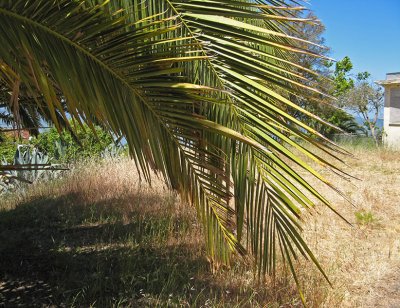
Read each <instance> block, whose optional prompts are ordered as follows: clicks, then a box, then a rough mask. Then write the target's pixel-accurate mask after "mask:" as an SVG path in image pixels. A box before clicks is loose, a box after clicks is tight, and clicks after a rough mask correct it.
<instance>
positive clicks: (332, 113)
mask: <svg viewBox="0 0 400 308" xmlns="http://www.w3.org/2000/svg"><path fill="white" fill-rule="evenodd" d="M298 14H301V13H298ZM306 18H307V19H310V20H316V21H317V23H316V24H309V23H295V24H294V29H295V30H294V33H298V35H299V36H300V37H301V38H303V39H304V40H307V41H311V42H313V43H315V44H318V45H321V44H324V43H325V38H324V37H323V35H324V32H325V26H324V24H323V23H322V22H321V21H319V20H317V18H316V16H315V15H314V14H312V13H309V14H308V15H306ZM314 48H316V47H314ZM329 52H330V49H328V48H326V49H324V50H323V54H324V55H326V56H327V55H328V54H329ZM300 63H301V65H302V67H305V68H308V69H312V70H313V71H316V72H318V75H316V74H312V73H307V72H306V73H305V76H307V78H308V82H310V83H311V82H312V84H313V85H314V86H315V87H317V88H318V89H319V90H320V91H321V92H324V93H328V94H329V95H330V96H323V95H321V94H319V93H316V94H315V95H314V96H313V97H312V99H310V97H306V98H304V97H302V96H297V97H296V96H293V97H292V99H293V100H295V101H296V102H297V104H298V105H300V106H303V107H304V108H305V109H307V110H308V111H310V112H312V113H314V114H317V115H318V116H319V117H320V118H322V119H324V120H325V121H327V122H329V123H331V124H334V125H335V126H334V127H332V126H327V125H324V124H323V123H321V122H320V121H318V120H315V119H313V118H309V117H307V116H304V114H302V113H301V112H297V111H295V112H294V116H295V117H296V118H299V119H301V120H302V121H303V122H305V123H307V124H308V125H310V126H311V127H313V128H314V129H316V130H317V131H318V132H320V133H322V134H323V135H324V136H327V137H329V138H332V137H333V136H334V135H335V134H336V133H338V132H340V130H341V131H343V132H346V133H357V132H359V131H360V129H361V127H360V126H359V125H358V123H357V122H356V120H355V119H354V117H353V116H352V115H350V114H349V113H348V112H347V111H345V110H343V109H342V108H340V107H341V106H338V105H337V102H336V101H335V98H336V97H338V96H340V95H341V94H342V93H345V92H346V91H348V90H349V89H351V88H352V87H353V86H354V81H353V79H352V78H351V77H350V76H349V72H350V70H351V69H352V67H353V64H352V62H351V60H350V58H349V57H347V56H346V57H344V58H343V59H342V60H340V61H337V62H336V64H335V66H334V68H335V69H334V70H333V71H332V69H331V68H332V67H333V65H334V62H333V61H329V60H327V59H326V58H316V57H313V56H310V55H308V54H302V55H300ZM303 74H304V73H303Z"/></svg>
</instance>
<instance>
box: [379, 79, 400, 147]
mask: <svg viewBox="0 0 400 308" xmlns="http://www.w3.org/2000/svg"><path fill="white" fill-rule="evenodd" d="M376 83H377V84H379V85H381V86H383V87H384V88H385V109H384V114H383V129H384V143H385V145H387V146H388V147H391V148H396V149H400V72H399V73H389V74H386V80H381V81H377V82H376Z"/></svg>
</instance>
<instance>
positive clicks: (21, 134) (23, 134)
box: [4, 129, 31, 140]
mask: <svg viewBox="0 0 400 308" xmlns="http://www.w3.org/2000/svg"><path fill="white" fill-rule="evenodd" d="M4 134H5V135H6V136H8V137H10V138H13V139H19V138H21V139H22V140H29V137H30V136H31V134H30V132H29V130H27V129H21V130H9V131H7V130H6V131H5V132H4Z"/></svg>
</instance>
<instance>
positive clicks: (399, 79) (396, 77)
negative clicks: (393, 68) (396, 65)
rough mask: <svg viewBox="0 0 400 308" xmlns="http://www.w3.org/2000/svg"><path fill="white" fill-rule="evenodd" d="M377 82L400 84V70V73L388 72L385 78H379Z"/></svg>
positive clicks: (383, 84) (381, 83)
mask: <svg viewBox="0 0 400 308" xmlns="http://www.w3.org/2000/svg"><path fill="white" fill-rule="evenodd" d="M375 83H377V84H379V85H381V86H389V85H400V72H399V73H387V74H386V79H385V80H378V81H375Z"/></svg>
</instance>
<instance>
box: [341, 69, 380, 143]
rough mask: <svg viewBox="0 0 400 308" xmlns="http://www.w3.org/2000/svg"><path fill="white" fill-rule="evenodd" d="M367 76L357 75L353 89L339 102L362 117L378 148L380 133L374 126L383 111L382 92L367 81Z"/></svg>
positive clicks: (366, 74) (363, 74)
mask: <svg viewBox="0 0 400 308" xmlns="http://www.w3.org/2000/svg"><path fill="white" fill-rule="evenodd" d="M369 76H370V75H369V73H367V72H365V73H360V74H358V76H357V82H356V84H355V86H354V88H352V89H351V90H349V91H348V92H347V93H346V94H344V95H342V97H341V102H342V104H343V105H344V106H345V107H346V108H348V109H349V110H352V111H353V112H355V113H357V114H359V115H360V116H361V117H362V119H363V120H364V126H365V127H366V128H367V129H368V130H369V131H370V132H371V135H372V137H373V138H374V140H375V144H376V146H378V145H379V140H378V139H379V137H378V136H379V134H380V133H381V132H380V130H379V128H378V127H377V125H376V124H377V122H378V119H379V115H380V113H381V112H382V109H383V91H382V89H381V88H380V87H379V86H377V85H375V84H374V83H373V82H372V81H371V80H369V79H368V78H369Z"/></svg>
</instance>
